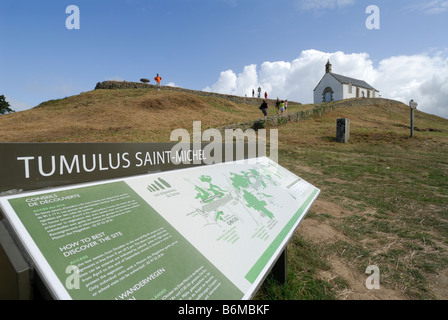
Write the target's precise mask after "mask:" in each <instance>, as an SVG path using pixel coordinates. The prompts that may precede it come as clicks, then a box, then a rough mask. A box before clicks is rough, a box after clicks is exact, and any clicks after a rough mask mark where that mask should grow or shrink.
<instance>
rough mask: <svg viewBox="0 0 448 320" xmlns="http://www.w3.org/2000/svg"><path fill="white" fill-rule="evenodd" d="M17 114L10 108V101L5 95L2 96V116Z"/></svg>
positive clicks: (0, 98)
mask: <svg viewBox="0 0 448 320" xmlns="http://www.w3.org/2000/svg"><path fill="white" fill-rule="evenodd" d="M10 112H15V111H14V110H12V109H11V108H10V104H9V102H8V101H6V98H5V96H4V95H1V96H0V114H5V113H10Z"/></svg>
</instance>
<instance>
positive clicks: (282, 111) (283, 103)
mask: <svg viewBox="0 0 448 320" xmlns="http://www.w3.org/2000/svg"><path fill="white" fill-rule="evenodd" d="M284 112H285V101H283V100H282V102H280V113H281V114H283V113H284Z"/></svg>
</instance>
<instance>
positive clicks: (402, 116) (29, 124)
mask: <svg viewBox="0 0 448 320" xmlns="http://www.w3.org/2000/svg"><path fill="white" fill-rule="evenodd" d="M372 101H373V100H372ZM335 104H336V105H339V106H340V107H339V108H337V109H335V110H334V111H331V112H328V113H327V114H325V115H324V116H323V117H320V118H317V119H314V120H308V121H303V122H299V123H292V122H290V123H288V124H286V125H283V126H280V127H278V129H279V149H280V150H279V162H280V164H281V165H283V166H285V167H287V168H288V169H290V170H291V171H293V172H295V173H296V174H298V175H299V176H301V177H303V178H305V179H306V180H308V181H309V182H311V183H313V184H314V185H316V186H318V187H319V188H321V189H322V193H321V196H320V197H319V199H318V201H317V202H316V203H315V205H314V206H313V208H312V209H311V211H310V213H309V215H308V217H307V218H306V219H305V220H304V222H303V223H302V225H301V227H300V228H299V231H298V233H297V235H296V236H295V237H294V238H293V240H292V241H291V243H290V245H289V247H288V250H289V273H290V280H289V281H288V283H287V285H286V286H278V285H276V284H275V283H272V281H271V280H268V281H267V285H265V286H263V288H262V290H261V291H260V292H259V294H258V296H257V298H259V299H337V298H348V299H376V298H379V299H388V298H397V299H398V298H416V299H434V298H441V297H442V298H445V299H446V298H448V296H447V295H446V291H443V285H445V284H446V279H447V266H448V252H447V247H448V242H447V237H446V236H447V234H448V209H447V207H448V191H447V190H448V185H447V181H448V160H447V156H446V155H447V154H448V120H446V119H442V118H439V117H435V116H431V115H428V114H424V113H421V112H419V111H417V112H416V117H415V125H416V126H417V127H418V129H419V131H416V137H415V138H414V139H410V138H409V128H408V126H409V108H408V107H406V106H405V105H403V104H400V103H394V102H389V103H387V104H381V105H375V104H372V105H368V106H366V105H358V106H357V104H359V103H357V101H349V102H347V101H345V102H337V103H335ZM307 108H310V106H291V107H290V110H291V111H294V110H303V109H307ZM270 111H271V112H273V110H272V109H271V110H270ZM260 115H261V112H260V111H259V110H258V108H257V107H256V106H249V105H245V104H235V103H233V102H230V101H227V100H223V99H219V98H211V97H200V96H196V95H194V94H192V93H179V92H168V91H166V92H164V91H163V90H162V91H161V92H157V91H155V90H96V91H91V92H87V93H83V94H81V95H78V96H74V97H69V98H66V99H62V100H55V101H49V102H45V103H43V104H41V105H40V106H38V107H36V108H34V109H32V110H29V111H23V112H18V113H15V114H9V115H4V116H1V117H0V141H4V142H19V141H21V142H24V141H26V142H30V141H33V142H147V141H151V142H161V141H169V135H170V132H171V131H172V130H173V129H176V128H185V129H187V130H190V131H191V128H192V124H193V121H196V120H201V121H202V130H205V129H207V128H209V127H219V126H223V125H225V124H231V123H238V122H244V121H247V120H250V119H257V118H259V117H260ZM339 117H347V118H349V119H350V120H351V141H350V143H349V144H339V143H336V142H335V141H334V136H335V131H336V128H335V124H336V119H337V118H339ZM368 265H378V267H379V269H380V272H381V290H376V291H368V290H366V289H365V286H364V281H365V279H366V277H367V275H365V269H366V267H367V266H368ZM444 294H445V295H444Z"/></svg>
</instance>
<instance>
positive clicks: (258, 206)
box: [243, 190, 274, 219]
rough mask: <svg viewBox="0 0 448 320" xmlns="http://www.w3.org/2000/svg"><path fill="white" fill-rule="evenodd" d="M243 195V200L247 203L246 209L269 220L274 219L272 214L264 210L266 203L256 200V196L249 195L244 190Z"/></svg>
mask: <svg viewBox="0 0 448 320" xmlns="http://www.w3.org/2000/svg"><path fill="white" fill-rule="evenodd" d="M243 193H244V196H243V197H244V200H246V202H247V207H249V208H253V209H255V210H257V211H259V212H262V213H264V214H265V215H266V216H267V217H268V218H269V219H274V214H273V213H272V212H270V211H269V210H268V209H266V206H267V203H266V202H265V201H263V200H259V199H257V197H256V196H254V195H253V194H251V193H249V192H248V191H247V190H244V191H243Z"/></svg>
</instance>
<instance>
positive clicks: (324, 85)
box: [314, 61, 379, 103]
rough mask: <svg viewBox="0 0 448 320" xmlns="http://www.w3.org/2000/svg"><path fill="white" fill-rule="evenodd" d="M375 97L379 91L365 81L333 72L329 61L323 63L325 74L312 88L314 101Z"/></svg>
mask: <svg viewBox="0 0 448 320" xmlns="http://www.w3.org/2000/svg"><path fill="white" fill-rule="evenodd" d="M377 97H379V91H378V90H376V89H375V88H374V87H372V86H371V85H370V84H368V83H367V82H365V81H363V80H358V79H353V78H349V77H346V76H341V75H339V74H336V73H333V72H332V70H331V63H330V61H328V62H327V64H326V65H325V75H324V76H323V78H322V80H320V82H319V83H318V84H317V86H316V88H315V89H314V103H321V102H329V101H337V100H343V99H350V98H377Z"/></svg>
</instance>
